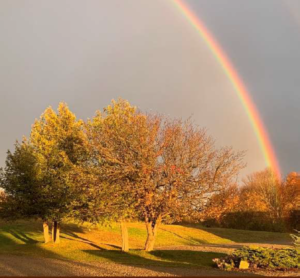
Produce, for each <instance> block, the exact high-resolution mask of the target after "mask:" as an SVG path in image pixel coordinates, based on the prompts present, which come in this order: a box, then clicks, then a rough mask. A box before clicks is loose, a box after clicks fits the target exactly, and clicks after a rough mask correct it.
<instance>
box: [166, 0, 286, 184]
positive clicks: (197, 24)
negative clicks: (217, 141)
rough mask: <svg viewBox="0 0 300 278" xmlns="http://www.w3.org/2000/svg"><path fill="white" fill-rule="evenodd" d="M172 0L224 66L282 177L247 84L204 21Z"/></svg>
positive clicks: (270, 161)
mask: <svg viewBox="0 0 300 278" xmlns="http://www.w3.org/2000/svg"><path fill="white" fill-rule="evenodd" d="M171 1H172V2H173V3H174V5H175V6H176V7H177V8H178V9H179V11H180V12H181V13H182V14H183V16H184V17H185V18H186V19H187V20H188V21H189V23H190V24H191V25H192V26H193V27H194V28H195V30H196V31H197V32H198V33H199V34H200V35H201V37H202V39H203V40H204V41H205V43H206V45H207V46H208V48H209V49H210V51H211V52H212V54H213V55H214V57H215V59H216V60H217V61H218V62H219V64H220V65H221V67H222V68H223V70H224V72H225V73H226V75H227V77H228V78H229V80H230V82H231V84H232V85H233V87H234V89H235V91H236V93H237V95H238V97H239V99H240V101H241V102H242V104H243V107H244V109H245V111H246V113H247V115H248V117H249V120H250V122H251V124H252V127H253V129H254V132H255V134H256V137H257V139H258V142H259V145H260V148H261V150H262V152H263V155H264V158H265V161H266V164H267V166H268V167H270V168H271V169H272V170H273V171H274V172H275V173H276V175H277V177H278V178H280V177H281V171H280V168H279V164H278V160H277V158H276V155H275V152H274V149H273V146H272V144H271V141H270V139H269V136H268V133H267V130H266V128H265V127H264V125H263V122H262V120H261V118H260V115H259V113H258V111H257V109H256V107H255V105H254V103H253V101H252V99H251V97H250V94H249V92H248V91H247V89H246V87H245V85H244V84H243V81H242V80H241V78H240V77H239V75H238V73H237V71H236V70H235V69H234V67H233V66H232V64H231V62H230V61H229V59H228V58H227V56H226V55H225V53H224V51H223V50H222V48H221V46H220V44H218V42H217V41H216V40H215V38H214V37H213V35H212V34H211V33H210V32H209V30H208V29H207V27H206V26H205V25H204V23H203V22H202V21H201V20H200V19H199V18H198V17H197V16H196V15H195V14H194V13H193V12H192V11H191V9H190V8H189V7H188V5H187V4H185V3H184V2H183V0H171Z"/></svg>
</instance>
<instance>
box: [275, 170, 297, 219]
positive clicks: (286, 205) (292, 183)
mask: <svg viewBox="0 0 300 278" xmlns="http://www.w3.org/2000/svg"><path fill="white" fill-rule="evenodd" d="M280 193H281V196H282V204H283V211H284V214H285V216H288V215H289V213H290V212H291V211H296V210H300V174H298V173H296V172H291V173H289V174H288V175H287V177H286V179H285V181H284V182H283V184H282V187H281V190H280Z"/></svg>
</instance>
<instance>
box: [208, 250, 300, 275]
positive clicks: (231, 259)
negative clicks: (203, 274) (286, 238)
mask: <svg viewBox="0 0 300 278" xmlns="http://www.w3.org/2000/svg"><path fill="white" fill-rule="evenodd" d="M298 259H299V256H298V254H297V251H296V250H295V249H291V248H289V249H274V248H265V247H242V248H241V249H237V250H235V251H234V252H233V253H232V254H231V255H229V256H227V257H225V258H223V259H222V258H221V259H214V260H213V261H214V262H215V263H216V264H217V266H218V267H219V268H222V269H227V270H229V269H232V268H239V266H240V262H241V261H246V262H248V263H249V268H261V269H277V270H288V269H295V268H299V263H298Z"/></svg>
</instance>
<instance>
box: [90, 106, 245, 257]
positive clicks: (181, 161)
mask: <svg viewBox="0 0 300 278" xmlns="http://www.w3.org/2000/svg"><path fill="white" fill-rule="evenodd" d="M104 114H105V115H102V114H101V113H98V114H97V116H96V117H95V118H94V119H93V122H92V132H93V135H92V139H91V140H90V141H91V142H92V145H93V148H94V149H93V152H92V153H94V154H96V157H97V159H94V160H93V161H94V162H96V165H97V166H98V168H99V169H100V171H101V172H102V174H101V176H102V177H105V179H106V181H107V182H108V183H109V184H111V185H112V186H117V187H116V188H118V190H115V195H113V196H115V197H117V194H118V193H120V192H122V194H128V197H129V199H126V200H130V206H129V207H133V208H135V211H136V212H138V214H139V217H140V218H142V219H143V220H144V221H145V223H146V228H147V233H148V237H147V241H146V244H145V250H147V251H151V250H152V249H153V247H154V242H155V237H156V233H157V227H158V225H159V224H160V223H161V222H162V221H168V222H171V221H175V220H180V219H182V217H183V216H186V215H192V214H194V213H195V214H196V213H197V212H198V211H199V210H201V209H202V208H203V206H204V204H205V203H206V202H207V200H209V198H210V197H211V195H212V194H213V193H214V192H216V191H218V190H219V189H220V188H221V187H223V186H225V185H226V184H228V183H230V182H231V181H232V179H233V178H234V177H235V176H236V174H237V173H238V171H239V170H240V169H241V168H242V167H243V163H242V162H241V158H242V156H243V154H242V153H235V152H234V151H233V150H232V149H230V148H223V149H216V148H215V147H214V143H213V140H212V139H211V138H210V137H209V136H208V135H207V134H206V131H205V130H200V129H198V128H195V127H194V126H193V125H192V124H191V122H190V121H180V120H174V121H173V120H169V119H165V118H163V117H161V116H157V115H145V114H143V113H141V112H140V111H138V110H137V109H136V108H134V107H132V106H130V104H129V103H128V102H126V101H123V100H119V101H118V102H114V101H113V103H112V105H110V106H108V107H107V108H106V109H105V113H104ZM123 200H124V199H123ZM123 202H124V201H123ZM121 204H122V202H121V203H120V204H119V205H121ZM123 204H124V205H125V206H124V207H127V205H128V204H127V202H125V203H123Z"/></svg>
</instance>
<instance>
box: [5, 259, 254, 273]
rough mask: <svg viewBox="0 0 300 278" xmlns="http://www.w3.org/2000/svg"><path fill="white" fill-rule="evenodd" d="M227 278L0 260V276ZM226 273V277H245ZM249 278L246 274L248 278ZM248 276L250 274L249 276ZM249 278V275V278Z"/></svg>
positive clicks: (118, 266)
mask: <svg viewBox="0 0 300 278" xmlns="http://www.w3.org/2000/svg"><path fill="white" fill-rule="evenodd" d="M221 275H222V276H223V275H224V276H228V275H229V273H228V272H224V271H220V270H217V269H197V268H189V269H187V268H172V267H159V266H157V267H156V266H140V265H139V266H133V265H131V266H128V265H122V264H116V263H99V262H97V263H80V262H71V261H63V260H56V259H49V258H35V257H21V256H11V255H1V256H0V276H221ZM246 275H247V274H244V273H233V272H230V276H246ZM248 275H249V274H248ZM250 275H251V274H250ZM251 276H253V275H251Z"/></svg>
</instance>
